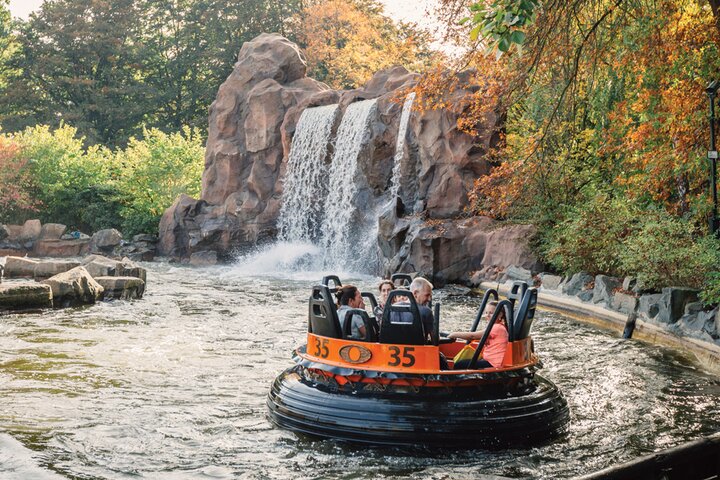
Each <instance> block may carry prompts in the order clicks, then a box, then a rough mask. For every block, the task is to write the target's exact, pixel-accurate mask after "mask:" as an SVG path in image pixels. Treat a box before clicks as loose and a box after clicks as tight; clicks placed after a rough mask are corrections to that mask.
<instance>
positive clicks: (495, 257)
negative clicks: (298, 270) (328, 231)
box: [158, 34, 541, 285]
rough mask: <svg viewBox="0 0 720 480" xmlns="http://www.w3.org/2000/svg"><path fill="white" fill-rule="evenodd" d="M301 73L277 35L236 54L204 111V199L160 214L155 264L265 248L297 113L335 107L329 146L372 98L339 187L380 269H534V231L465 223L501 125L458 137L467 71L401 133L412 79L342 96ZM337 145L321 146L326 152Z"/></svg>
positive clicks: (381, 76) (490, 123)
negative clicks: (349, 196) (352, 167)
mask: <svg viewBox="0 0 720 480" xmlns="http://www.w3.org/2000/svg"><path fill="white" fill-rule="evenodd" d="M305 70H306V68H305V61H304V59H303V57H302V54H301V52H300V50H299V49H298V47H297V46H296V45H294V44H293V43H291V42H289V41H288V40H287V39H285V38H283V37H281V36H279V35H276V34H262V35H260V36H258V37H257V38H255V39H254V40H252V41H251V42H247V43H246V44H244V45H243V47H242V49H241V51H240V54H239V56H238V61H237V63H236V64H235V67H234V70H233V72H232V74H231V75H230V76H229V77H228V79H227V80H226V81H225V83H224V84H223V85H222V86H221V87H220V90H219V92H218V94H217V98H216V100H215V102H214V103H213V105H212V107H211V110H210V120H209V135H208V142H207V149H206V152H205V171H204V173H203V187H202V194H201V198H200V199H199V200H195V199H193V198H190V197H188V196H184V195H183V196H180V197H179V198H177V199H176V201H175V203H174V204H173V205H172V206H171V207H170V208H169V209H168V210H167V211H165V213H164V215H163V217H162V220H161V222H160V241H159V246H158V250H159V253H160V254H161V255H166V256H170V257H174V258H178V259H181V260H182V261H185V262H189V261H191V259H192V263H194V264H208V263H213V262H215V261H216V259H217V261H224V260H227V259H229V258H230V257H231V255H232V254H233V253H234V251H236V250H243V249H245V248H247V247H251V246H254V245H256V244H257V243H261V242H265V241H270V240H274V239H275V237H276V236H277V227H276V225H277V220H278V217H279V213H280V207H281V205H282V194H283V185H284V179H285V175H286V174H287V171H286V170H287V162H288V158H289V154H290V149H291V146H292V140H293V137H294V135H295V133H296V126H297V124H298V121H299V118H300V116H301V114H302V112H303V111H304V110H305V109H308V108H312V107H317V106H324V105H331V104H338V105H339V108H340V114H339V115H337V118H335V119H334V122H335V123H334V125H333V127H332V131H333V132H334V133H333V135H335V134H336V133H337V131H338V128H339V125H340V123H341V122H342V118H343V115H344V114H345V112H346V111H347V109H348V106H349V105H351V104H353V103H354V102H357V101H361V100H371V99H374V100H375V101H376V103H375V107H374V108H373V109H372V110H371V111H370V113H369V118H368V121H367V127H366V128H367V131H366V132H365V141H364V143H363V146H362V148H361V149H360V151H359V154H358V157H357V172H356V174H355V176H354V177H353V178H349V179H348V180H349V181H352V182H353V183H354V185H355V187H356V193H355V200H354V202H355V207H356V208H357V210H358V212H360V213H356V215H358V216H360V215H362V216H364V219H358V218H353V223H354V224H355V225H358V224H360V223H362V222H364V223H363V225H364V226H363V228H364V229H365V230H367V231H369V232H372V233H371V234H372V235H373V236H377V243H378V249H379V252H380V255H379V257H380V262H379V263H380V265H379V266H378V268H379V270H382V272H384V273H386V274H388V273H391V272H396V271H402V272H417V273H421V274H423V275H425V276H428V277H429V278H431V279H432V280H433V281H434V282H436V283H438V284H439V285H441V284H443V283H445V282H449V281H458V280H469V275H468V274H469V273H470V272H471V271H473V270H480V269H481V268H482V267H485V268H488V267H497V268H499V269H500V270H504V269H505V268H507V267H509V266H510V265H514V266H515V267H518V268H523V269H526V270H528V271H530V272H531V273H537V272H538V271H539V270H540V266H541V265H540V264H539V262H538V261H537V258H536V257H535V256H534V255H533V254H532V252H531V250H530V248H529V245H528V239H529V238H530V237H531V236H532V234H533V233H534V230H533V229H532V227H529V226H523V225H513V226H506V227H502V228H499V226H498V225H496V222H494V221H492V220H490V219H487V218H480V217H475V218H467V214H466V213H465V208H466V207H467V206H468V199H467V194H468V192H469V190H470V189H471V188H472V185H473V181H474V180H475V179H476V178H477V177H479V176H481V175H483V174H486V173H488V172H489V170H490V165H489V164H488V162H487V161H486V159H485V154H486V153H487V151H488V150H490V149H491V148H493V147H495V146H496V145H497V144H498V142H499V141H500V138H501V133H502V126H503V122H504V117H503V114H502V112H500V113H497V114H496V115H494V116H493V115H489V116H488V117H487V118H485V119H484V120H483V122H484V123H483V124H480V125H476V126H475V127H476V130H477V131H478V132H479V133H478V134H477V135H475V136H472V135H468V134H466V133H464V132H461V131H460V130H459V129H458V127H457V125H458V119H459V118H460V115H461V113H462V112H463V110H464V109H465V108H467V107H469V105H470V103H469V102H470V100H469V99H470V97H471V95H472V94H473V92H475V91H477V89H478V88H479V86H478V85H473V78H474V76H473V75H474V74H473V72H470V71H468V72H463V73H461V74H460V75H459V77H460V78H459V82H457V83H456V84H455V85H456V86H454V87H452V88H451V89H450V90H449V91H447V92H446V100H447V103H449V104H452V105H453V107H454V108H453V109H452V110H451V109H437V110H428V109H425V110H421V111H419V110H416V111H414V112H413V113H412V115H410V117H409V121H408V123H407V129H403V131H402V132H401V131H400V119H401V116H402V111H403V100H404V99H405V97H406V95H407V92H408V91H409V90H410V89H411V88H412V87H414V86H415V85H416V84H417V82H418V80H419V75H418V74H415V73H411V72H408V71H407V70H406V69H404V68H403V67H393V68H389V69H386V70H382V71H380V72H377V73H376V74H375V75H374V76H373V78H372V79H371V80H370V81H369V82H368V83H367V84H366V85H364V86H363V87H361V88H358V89H355V90H348V91H342V92H339V91H333V90H330V89H328V88H327V86H325V85H323V84H321V83H319V82H317V81H315V80H312V79H310V78H308V77H306V76H305ZM398 137H401V139H402V140H403V141H402V142H400V145H402V149H401V150H400V151H399V153H400V155H399V156H398V159H399V162H398V163H397V169H398V171H399V173H400V175H399V184H398V185H397V189H398V191H397V193H398V196H397V197H396V198H390V197H391V194H390V190H391V186H392V185H393V170H394V168H395V167H396V159H395V157H396V149H397V146H398ZM335 140H336V139H335V138H334V137H333V138H332V139H331V140H330V141H329V146H328V151H329V152H332V151H333V149H334V145H335ZM326 162H329V158H328V159H326ZM376 218H377V219H378V220H377V223H375V222H376V220H375V219H376ZM368 219H370V221H368ZM361 220H362V222H361ZM491 227H492V228H491ZM375 228H377V233H376V232H375ZM378 273H379V272H378Z"/></svg>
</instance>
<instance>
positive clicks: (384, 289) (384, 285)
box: [378, 280, 395, 309]
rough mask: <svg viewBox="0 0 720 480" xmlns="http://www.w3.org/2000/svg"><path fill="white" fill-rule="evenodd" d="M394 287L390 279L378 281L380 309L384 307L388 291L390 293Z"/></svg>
mask: <svg viewBox="0 0 720 480" xmlns="http://www.w3.org/2000/svg"><path fill="white" fill-rule="evenodd" d="M394 289H395V284H394V283H393V282H392V280H383V281H382V282H380V285H379V286H378V290H380V296H379V297H378V306H379V307H380V308H381V309H382V308H384V307H385V302H386V301H387V297H388V293H390V292H391V291H393V290H394Z"/></svg>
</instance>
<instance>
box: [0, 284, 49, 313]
mask: <svg viewBox="0 0 720 480" xmlns="http://www.w3.org/2000/svg"><path fill="white" fill-rule="evenodd" d="M52 306H53V297H52V289H51V288H50V286H49V285H43V284H41V283H35V282H22V283H15V282H14V283H4V284H0V310H25V309H31V308H51V307H52Z"/></svg>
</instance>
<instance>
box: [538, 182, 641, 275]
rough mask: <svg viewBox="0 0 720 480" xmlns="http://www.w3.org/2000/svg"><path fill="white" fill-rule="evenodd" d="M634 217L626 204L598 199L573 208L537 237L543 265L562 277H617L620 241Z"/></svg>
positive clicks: (604, 198)
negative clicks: (539, 238)
mask: <svg viewBox="0 0 720 480" xmlns="http://www.w3.org/2000/svg"><path fill="white" fill-rule="evenodd" d="M635 218H636V214H635V212H634V211H633V210H632V208H630V207H629V206H628V205H627V204H626V203H624V202H620V201H617V200H611V199H608V198H607V197H606V196H603V195H598V196H596V197H595V198H594V199H592V200H591V201H589V202H587V203H585V204H584V205H581V206H580V207H577V208H573V209H571V210H570V211H569V213H568V214H567V215H566V220H564V221H562V222H560V223H558V224H556V225H555V226H554V227H552V229H551V230H550V231H549V232H546V233H544V234H543V233H541V235H542V237H543V238H542V240H541V250H542V253H543V255H544V258H545V260H546V261H548V262H549V263H550V264H551V265H552V266H553V267H555V268H556V269H557V270H558V271H560V272H564V273H576V272H581V271H584V272H589V273H609V274H611V275H615V274H617V273H618V272H619V271H620V270H621V268H622V263H621V260H620V252H621V251H622V248H623V240H624V238H625V237H626V236H627V235H628V234H629V233H630V231H631V228H632V226H633V224H634V223H635Z"/></svg>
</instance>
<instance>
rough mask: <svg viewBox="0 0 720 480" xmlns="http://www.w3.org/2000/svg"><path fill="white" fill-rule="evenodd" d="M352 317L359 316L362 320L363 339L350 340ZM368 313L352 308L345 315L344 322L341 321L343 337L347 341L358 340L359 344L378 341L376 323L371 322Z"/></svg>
mask: <svg viewBox="0 0 720 480" xmlns="http://www.w3.org/2000/svg"><path fill="white" fill-rule="evenodd" d="M353 315H359V316H360V318H362V321H363V324H364V325H365V338H352V317H353ZM373 320H374V319H372V318H370V316H369V315H368V313H367V312H366V311H365V310H363V309H362V308H352V309H350V310H348V311H347V313H345V320H344V321H343V326H342V327H343V337H344V338H346V339H348V340H359V341H361V342H377V341H378V328H377V322H375V321H373Z"/></svg>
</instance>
